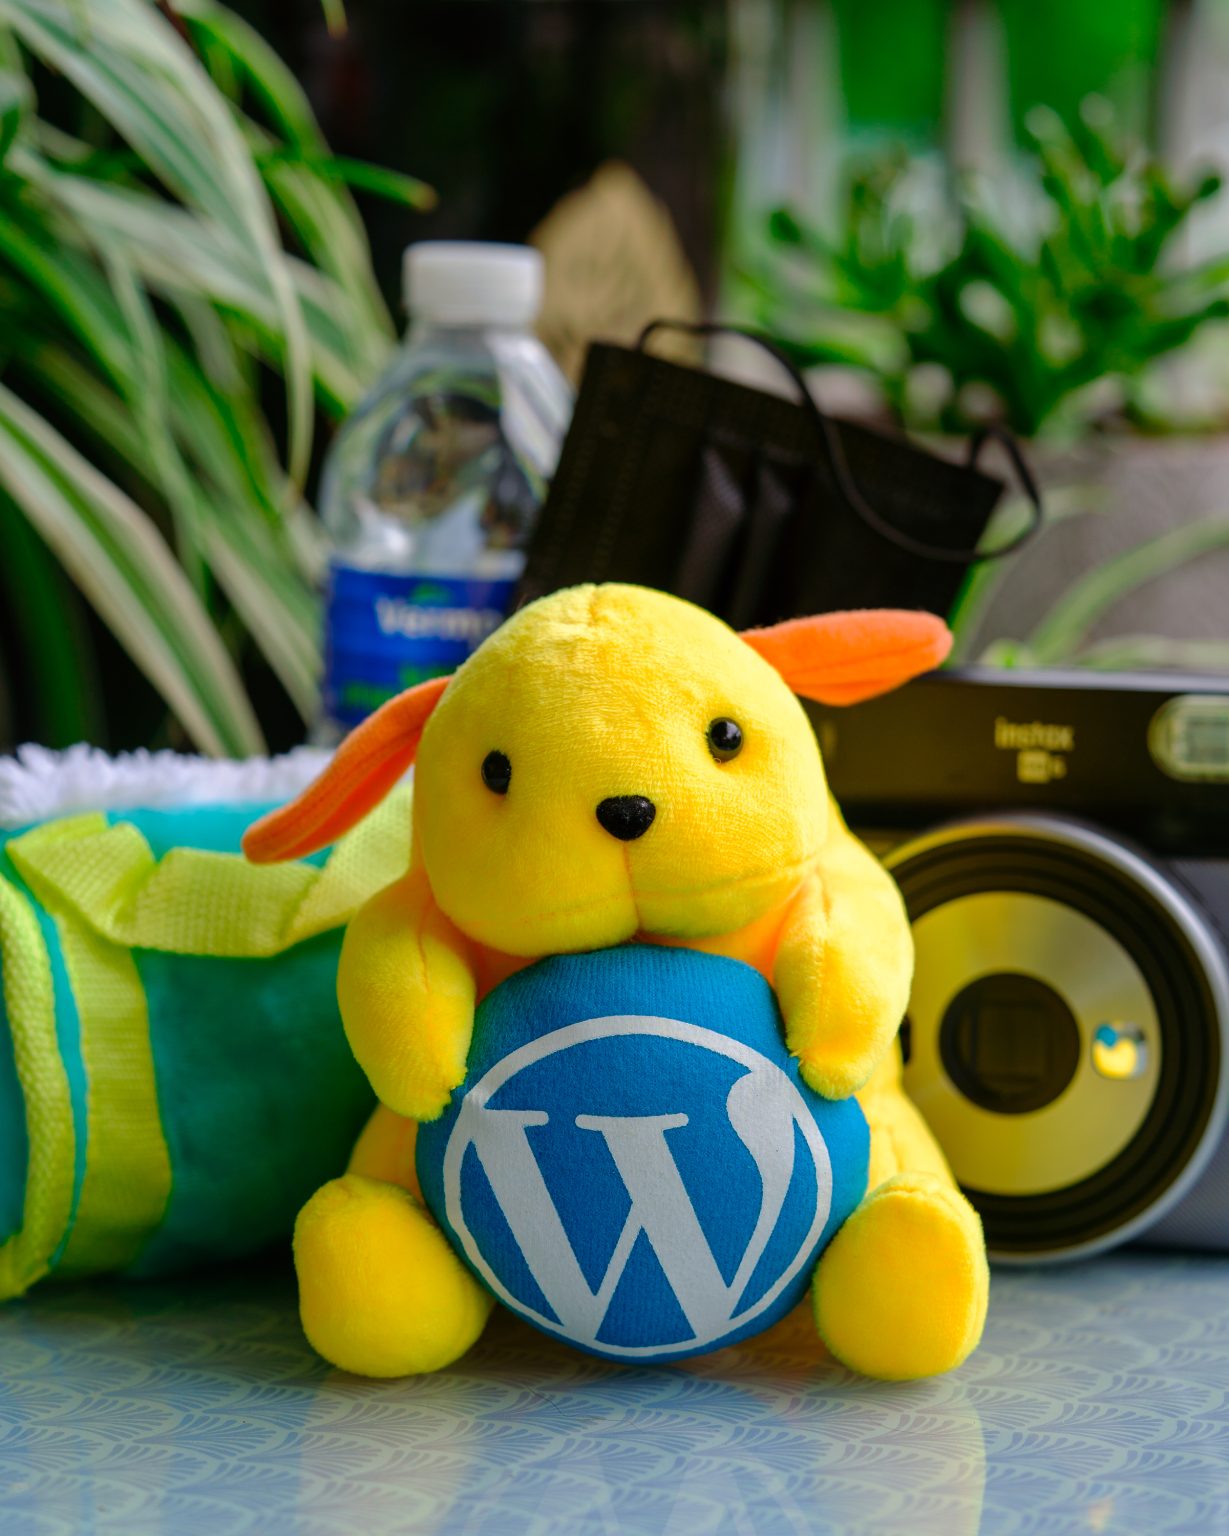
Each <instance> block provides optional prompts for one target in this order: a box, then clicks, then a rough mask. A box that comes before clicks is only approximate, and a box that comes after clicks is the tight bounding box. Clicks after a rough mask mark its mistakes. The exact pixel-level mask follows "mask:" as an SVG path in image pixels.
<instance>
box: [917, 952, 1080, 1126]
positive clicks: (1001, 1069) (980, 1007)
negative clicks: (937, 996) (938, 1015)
mask: <svg viewBox="0 0 1229 1536" xmlns="http://www.w3.org/2000/svg"><path fill="white" fill-rule="evenodd" d="M939 1053H940V1056H941V1057H942V1060H943V1066H944V1068H945V1069H946V1071H947V1075H948V1076H949V1077H950V1078H951V1080H952V1082H953V1083H954V1084H955V1085H956V1087H957V1088H958V1089H959V1090H960V1092H961V1093H963V1094H964V1096H965V1098H967V1099H969V1100H970V1101H971V1102H972V1103H974V1104H979V1105H980V1106H981V1107H982V1108H983V1109H988V1110H990V1111H992V1112H993V1113H994V1114H996V1115H1023V1114H1027V1113H1028V1112H1029V1111H1030V1110H1034V1109H1041V1108H1042V1107H1043V1106H1044V1105H1046V1104H1049V1103H1052V1102H1053V1100H1055V1099H1056V1098H1058V1096H1059V1094H1061V1093H1062V1091H1063V1089H1064V1088H1066V1086H1067V1084H1068V1083H1069V1082H1070V1081H1071V1079H1072V1078H1073V1077H1074V1076H1075V1069H1076V1067H1077V1066H1078V1065H1079V1060H1080V1030H1079V1025H1078V1024H1077V1023H1076V1022H1075V1015H1074V1014H1073V1013H1072V1012H1071V1009H1070V1008H1069V1007H1068V1006H1067V1004H1066V1003H1065V1002H1064V1001H1063V999H1062V998H1061V997H1060V996H1059V994H1058V993H1057V992H1056V991H1055V990H1054V988H1053V987H1049V986H1047V985H1046V983H1045V982H1044V981H1039V980H1038V979H1037V977H1036V976H1022V975H1018V974H1015V973H1013V972H1011V971H1000V972H997V973H995V974H993V975H990V976H979V977H978V978H977V980H976V981H971V982H970V983H969V985H968V986H967V987H963V988H961V990H960V991H959V992H958V993H957V994H956V996H955V997H954V998H953V999H952V1001H951V1002H950V1003H949V1004H948V1006H947V1009H946V1011H945V1013H944V1015H943V1022H942V1023H941V1024H940V1025H939Z"/></svg>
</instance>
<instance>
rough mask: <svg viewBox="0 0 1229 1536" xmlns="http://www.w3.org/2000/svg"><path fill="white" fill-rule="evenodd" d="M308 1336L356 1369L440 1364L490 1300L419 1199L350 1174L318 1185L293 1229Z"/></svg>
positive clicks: (481, 1318)
mask: <svg viewBox="0 0 1229 1536" xmlns="http://www.w3.org/2000/svg"><path fill="white" fill-rule="evenodd" d="M294 1261H295V1268H296V1270H297V1271H298V1276H299V1314H300V1316H301V1317H302V1320H303V1331H304V1333H306V1335H307V1338H308V1341H309V1343H310V1344H311V1345H312V1347H313V1349H315V1350H316V1351H317V1352H318V1353H319V1354H321V1355H323V1356H324V1358H325V1359H326V1360H328V1361H329V1362H330V1363H331V1364H333V1365H336V1366H339V1367H340V1368H341V1369H342V1370H343V1371H354V1372H356V1373H357V1374H358V1375H360V1376H412V1375H418V1374H420V1373H422V1372H424V1371H437V1370H439V1369H440V1368H441V1367H442V1366H445V1365H450V1364H451V1363H452V1361H454V1360H455V1359H457V1357H458V1356H460V1355H463V1354H464V1353H465V1351H466V1350H467V1349H468V1348H469V1347H470V1345H471V1344H473V1342H474V1341H475V1340H476V1339H477V1337H478V1335H479V1334H480V1333H481V1332H482V1329H483V1326H484V1324H485V1323H486V1320H487V1317H488V1316H489V1315H490V1311H491V1306H492V1300H491V1297H490V1296H489V1295H488V1294H487V1293H486V1291H484V1290H483V1289H482V1287H481V1286H480V1285H479V1284H478V1282H477V1281H476V1280H475V1279H474V1277H473V1276H472V1275H471V1274H470V1273H469V1271H468V1270H467V1269H466V1268H465V1266H464V1265H463V1264H462V1263H461V1261H460V1259H458V1258H457V1256H456V1254H455V1253H454V1252H453V1251H452V1249H451V1247H450V1246H449V1244H448V1239H447V1238H446V1237H445V1236H444V1234H443V1232H441V1231H440V1229H439V1227H437V1226H436V1224H435V1222H434V1221H433V1220H432V1219H431V1217H430V1216H429V1215H428V1214H427V1212H426V1211H425V1210H424V1209H423V1208H422V1206H421V1205H419V1204H418V1202H417V1201H416V1200H415V1199H414V1198H413V1196H411V1195H409V1194H407V1193H406V1192H405V1190H403V1189H398V1188H397V1187H396V1186H395V1185H392V1184H384V1183H381V1182H379V1181H378V1180H376V1179H364V1178H360V1177H359V1176H357V1175H356V1174H347V1175H346V1177H345V1178H342V1179H334V1180H333V1181H332V1182H331V1183H329V1184H326V1185H324V1187H323V1188H322V1189H319V1190H317V1191H316V1193H315V1194H314V1195H313V1196H312V1198H311V1199H310V1200H309V1201H308V1202H307V1204H306V1205H305V1206H304V1207H303V1209H302V1210H301V1211H300V1212H299V1219H298V1221H297V1222H296V1223H295V1231H294Z"/></svg>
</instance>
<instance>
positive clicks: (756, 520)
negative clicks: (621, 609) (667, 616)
mask: <svg viewBox="0 0 1229 1536" xmlns="http://www.w3.org/2000/svg"><path fill="white" fill-rule="evenodd" d="M662 327H669V328H671V329H680V330H688V331H692V332H696V333H699V334H711V333H715V332H726V331H728V332H734V333H735V334H739V335H744V336H747V337H748V338H749V339H751V340H753V341H755V342H757V343H758V344H759V345H760V346H761V347H764V348H765V349H766V350H767V351H769V352H770V353H771V354H772V356H773V357H774V358H776V360H777V361H778V362H779V363H780V364H781V366H782V367H783V368H784V369H785V370H786V371H787V372H788V374H789V375H790V376H791V377H792V378H793V380H794V382H795V385H796V387H797V389H798V391H799V401H800V403H798V404H794V403H792V402H790V401H788V400H783V399H780V398H779V397H777V396H775V395H769V394H765V393H763V392H761V391H759V390H756V389H750V388H747V387H746V386H745V385H741V384H734V383H731V382H730V381H728V380H726V379H721V378H718V377H716V376H715V375H713V374H709V373H705V372H702V371H700V370H698V369H695V368H687V367H683V366H680V365H679V364H677V363H671V362H667V361H665V360H663V359H661V358H657V357H653V356H650V354H649V353H647V352H646V351H645V350H644V345H645V342H646V341H647V339H648V337H649V335H650V334H651V333H652V332H653V331H655V330H657V329H659V328H662ZM989 436H995V437H997V438H999V439H1000V440H1001V441H1002V442H1003V446H1004V447H1005V448H1006V450H1007V452H1008V455H1009V457H1010V458H1011V461H1012V463H1013V466H1014V468H1015V470H1016V474H1017V476H1018V478H1019V479H1020V482H1021V485H1022V487H1023V489H1024V491H1025V494H1026V495H1027V496H1028V499H1029V501H1030V503H1031V504H1032V508H1033V516H1032V520H1031V523H1030V525H1029V527H1028V528H1027V529H1026V530H1025V531H1024V533H1023V534H1021V535H1020V536H1019V537H1018V538H1015V539H1012V540H1011V541H1010V543H1009V544H1007V545H1005V546H1003V547H1002V548H1000V549H997V550H992V551H988V552H983V553H978V552H977V548H976V546H977V543H978V540H979V539H980V538H981V537H982V534H983V533H984V531H985V528H986V524H987V521H988V520H989V517H990V513H991V512H992V510H993V508H994V505H995V503H996V502H997V501H998V499H999V496H1000V495H1001V494H1002V491H1003V486H1002V483H1001V482H1000V481H998V480H995V479H993V478H991V477H990V476H988V475H986V474H984V473H982V472H981V471H980V470H978V469H977V468H976V467H975V465H976V460H977V456H978V453H979V452H980V449H981V447H982V445H983V444H984V442H985V441H986V439H987V437H989ZM1040 518H1041V506H1040V502H1039V499H1038V495H1037V490H1036V487H1035V485H1034V483H1033V480H1032V477H1031V476H1030V474H1029V472H1028V469H1027V467H1026V466H1025V464H1024V462H1023V460H1022V458H1021V457H1020V453H1019V450H1018V448H1017V447H1016V445H1015V442H1014V439H1012V438H1011V437H1010V436H1009V435H1008V434H1006V433H1002V432H999V431H992V432H987V433H983V434H981V435H979V437H977V438H975V439H973V441H972V442H971V443H970V447H969V455H968V462H967V463H966V464H963V465H959V464H952V463H950V462H948V461H947V460H945V459H940V458H937V457H936V456H935V455H933V454H930V453H927V452H925V451H924V450H922V449H920V448H918V447H916V446H914V445H913V444H911V443H908V442H905V441H904V440H903V439H898V438H890V437H885V436H883V435H881V434H880V433H877V432H873V431H870V430H868V429H867V428H865V427H860V426H852V425H850V424H849V423H847V422H838V421H834V420H832V419H831V418H830V417H828V416H826V415H824V414H823V412H821V411H820V410H819V408H818V407H817V406H816V405H815V404H814V402H813V401H812V399H811V397H810V395H809V393H808V392H807V389H806V385H805V383H804V381H803V379H802V376H801V374H800V373H799V372H798V370H797V369H796V368H795V367H794V365H793V364H792V363H791V362H790V361H789V359H788V358H787V357H786V356H785V354H784V353H783V352H781V351H780V350H779V349H778V348H777V347H776V346H775V345H774V344H773V343H772V342H771V341H768V340H767V339H766V338H764V337H761V336H758V335H755V334H754V333H751V332H746V331H738V330H737V328H735V327H727V326H718V325H711V326H710V325H702V326H692V325H684V324H681V323H677V322H672V321H656V322H654V324H653V325H651V326H649V327H648V329H647V330H646V331H645V332H644V334H643V335H642V336H641V338H640V342H639V344H638V345H637V346H636V347H635V348H627V347H616V346H608V345H604V344H601V345H594V346H593V347H591V348H590V350H589V356H588V360H587V362H586V366H585V373H584V378H583V379H582V381H581V388H580V394H579V397H578V399H577V402H576V412H575V415H574V417H573V420H572V426H571V430H570V431H569V433H568V437H567V441H566V442H565V443H564V447H563V453H562V455H561V457H560V461H559V468H558V472H557V473H556V475H555V479H554V483H553V484H552V487H551V491H550V495H549V496H548V497H547V501H546V505H545V506H544V508H543V510H542V516H541V520H540V522H539V524H538V528H537V532H536V534H535V537H534V540H533V543H532V545H531V548H530V552H529V560H528V564H527V566H526V570H525V574H524V577H523V579H522V582H521V588H520V593H519V596H520V600H521V601H528V600H530V599H532V598H535V597H541V596H543V595H544V594H545V593H547V592H551V591H554V590H555V589H556V588H558V587H564V586H570V585H572V584H573V583H575V582H582V581H628V582H636V583H638V584H639V585H641V586H647V587H656V588H659V589H661V590H662V591H666V592H673V593H675V594H676V595H677V596H679V597H685V598H687V599H689V600H690V601H691V602H694V603H699V604H700V605H701V606H703V607H705V608H708V609H710V610H711V611H712V612H714V613H716V614H718V615H719V616H720V617H721V618H723V619H725V620H726V622H727V623H729V624H732V625H733V626H734V627H735V628H738V629H745V628H749V627H751V626H754V625H758V624H771V623H775V622H777V621H778V620H780V619H787V618H795V617H797V616H799V615H801V614H808V613H826V612H830V611H832V610H833V609H838V608H923V609H928V610H929V611H930V612H932V613H937V614H940V615H946V613H947V612H948V610H949V609H950V607H951V605H952V603H953V602H954V600H955V598H956V594H957V592H958V590H959V588H960V584H961V582H962V580H963V579H964V574H965V571H966V569H967V567H968V566H970V565H971V564H973V563H974V562H975V561H978V560H986V559H997V558H1001V557H1002V556H1003V555H1006V554H1009V553H1011V551H1012V550H1014V549H1017V548H1019V546H1020V545H1021V544H1022V543H1023V542H1024V541H1025V540H1026V539H1027V538H1029V537H1031V535H1032V534H1033V533H1034V532H1035V531H1036V528H1037V526H1038V524H1039V522H1040Z"/></svg>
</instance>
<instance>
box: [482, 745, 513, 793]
mask: <svg viewBox="0 0 1229 1536" xmlns="http://www.w3.org/2000/svg"><path fill="white" fill-rule="evenodd" d="M482 782H483V783H484V784H485V785H486V787H487V788H488V789H493V790H494V791H495V793H496V794H497V795H506V794H507V793H508V785H509V784H511V782H512V764H511V763H510V762H509V761H508V759H507V758H506V757H505V756H504V754H503V753H502V752H488V753H487V755H486V756H485V757H484V758H483V759H482Z"/></svg>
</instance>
